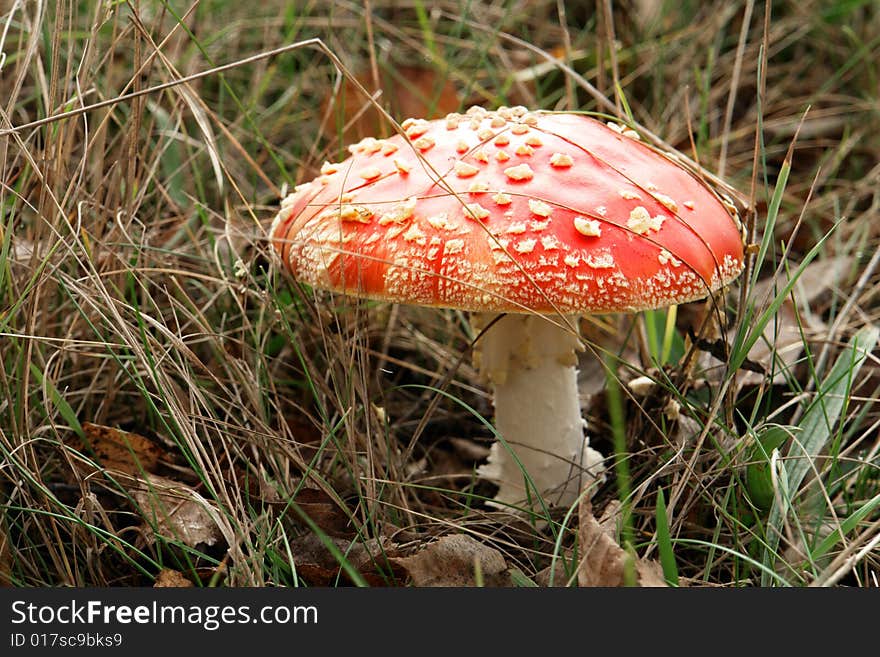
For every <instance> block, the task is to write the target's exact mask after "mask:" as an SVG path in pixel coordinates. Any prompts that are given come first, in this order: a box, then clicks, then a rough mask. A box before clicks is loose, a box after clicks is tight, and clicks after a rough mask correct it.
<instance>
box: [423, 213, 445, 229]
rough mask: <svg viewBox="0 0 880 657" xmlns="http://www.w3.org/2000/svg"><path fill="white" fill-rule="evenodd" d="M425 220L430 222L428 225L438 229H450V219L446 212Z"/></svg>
mask: <svg viewBox="0 0 880 657" xmlns="http://www.w3.org/2000/svg"><path fill="white" fill-rule="evenodd" d="M425 221H427V222H428V225H429V226H431V228H436V229H437V230H449V219H448V218H447V216H446V213H445V212H442V213H440V214H435V215H431V216H430V217H426V218H425Z"/></svg>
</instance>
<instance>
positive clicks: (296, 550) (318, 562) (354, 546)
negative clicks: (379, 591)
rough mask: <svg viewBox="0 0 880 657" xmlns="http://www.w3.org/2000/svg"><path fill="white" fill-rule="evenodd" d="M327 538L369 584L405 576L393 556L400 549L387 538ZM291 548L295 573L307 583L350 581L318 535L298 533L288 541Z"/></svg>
mask: <svg viewBox="0 0 880 657" xmlns="http://www.w3.org/2000/svg"><path fill="white" fill-rule="evenodd" d="M327 540H329V541H330V542H331V543H332V545H333V546H334V547H335V548H336V550H338V551H339V552H340V553H341V554H342V555H344V557H345V560H346V562H347V563H348V564H349V565H350V566H352V567H353V568H354V569H355V570H356V571H357V572H358V574H359V575H360V576H361V577H362V578H363V579H364V581H366V583H367V584H369V585H370V586H388V585H389V584H393V583H395V582H400V581H403V580H404V579H405V577H406V574H405V572H404V570H403V568H402V567H401V566H398V565H397V564H396V563H395V559H394V557H396V556H397V555H398V554H399V552H398V549H397V546H396V545H395V544H393V543H391V542H390V541H387V540H385V539H382V540H377V539H369V540H367V541H352V540H346V539H342V538H333V537H328V538H327ZM290 548H291V552H292V553H293V558H294V560H295V563H296V572H297V574H298V575H299V576H300V577H301V578H302V579H304V580H305V581H306V582H308V584H309V585H310V586H333V585H335V584H336V583H337V582H338V581H342V582H350V581H351V578H350V576H349V575H348V573H347V572H346V570H345V569H344V568H343V567H342V566H341V564H340V562H339V560H337V558H336V557H335V556H334V555H333V552H331V550H330V549H329V548H328V546H327V544H326V543H325V542H324V541H323V540H321V538H320V537H319V536H317V535H315V534H311V533H309V534H305V535H303V536H300V537H298V538H296V539H294V540H293V541H291V544H290Z"/></svg>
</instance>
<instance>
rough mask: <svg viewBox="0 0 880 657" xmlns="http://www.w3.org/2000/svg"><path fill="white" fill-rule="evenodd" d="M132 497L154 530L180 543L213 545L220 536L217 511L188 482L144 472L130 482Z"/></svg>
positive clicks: (221, 536) (221, 535)
mask: <svg viewBox="0 0 880 657" xmlns="http://www.w3.org/2000/svg"><path fill="white" fill-rule="evenodd" d="M131 493H132V497H133V498H134V500H135V502H137V505H138V507H139V510H140V512H141V514H142V516H143V518H144V520H145V522H146V523H147V524H148V525H150V526H151V527H155V531H156V533H159V534H162V535H163V536H169V537H174V538H176V539H177V540H179V541H180V542H181V543H183V544H184V545H188V546H190V547H195V546H196V545H198V544H200V543H204V544H205V545H214V544H215V543H216V542H217V541H218V540H220V539H222V538H223V534H222V532H221V531H220V527H219V526H218V524H217V520H216V519H217V518H219V517H220V512H219V511H218V510H217V509H216V508H215V507H214V506H213V504H211V503H210V502H208V500H206V499H205V498H203V497H202V496H201V495H199V494H198V493H196V491H194V490H193V489H192V488H190V487H189V486H185V485H183V484H180V483H178V482H176V481H173V480H171V479H166V478H165V477H158V476H156V475H147V479H146V480H144V479H138V480H137V482H135V484H134V485H133V486H132V490H131Z"/></svg>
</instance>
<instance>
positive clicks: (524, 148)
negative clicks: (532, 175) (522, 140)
mask: <svg viewBox="0 0 880 657" xmlns="http://www.w3.org/2000/svg"><path fill="white" fill-rule="evenodd" d="M534 152H535V149H534V148H532V147H531V146H529V145H528V144H520V145H519V146H517V147H516V154H517V155H519V156H521V157H528V156H529V155H531V154H532V153H534Z"/></svg>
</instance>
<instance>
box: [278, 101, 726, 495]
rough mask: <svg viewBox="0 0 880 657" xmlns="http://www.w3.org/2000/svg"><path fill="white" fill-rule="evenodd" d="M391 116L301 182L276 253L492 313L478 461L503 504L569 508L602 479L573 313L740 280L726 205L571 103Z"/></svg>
mask: <svg viewBox="0 0 880 657" xmlns="http://www.w3.org/2000/svg"><path fill="white" fill-rule="evenodd" d="M401 127H402V129H403V132H404V134H403V135H396V136H394V137H391V138H390V139H372V138H367V139H364V140H362V141H360V142H359V143H357V144H354V145H353V146H350V147H349V152H350V153H351V157H349V158H348V159H346V160H345V161H344V162H339V163H335V164H332V163H325V164H324V166H323V167H322V169H321V175H320V176H318V178H316V179H315V180H313V181H312V182H309V183H306V184H304V185H299V186H297V188H296V189H295V191H294V192H293V193H292V194H290V195H289V196H288V197H287V198H285V199H284V200H283V201H282V203H281V211H280V212H279V213H278V215H277V217H276V218H275V221H274V223H273V225H272V228H271V238H272V240H273V244H274V247H275V250H276V252H277V254H278V255H279V256H280V258H281V260H282V261H283V263H284V264H285V265H286V266H287V267H288V268H289V269H290V271H291V272H292V274H293V275H294V277H296V278H297V279H299V280H301V281H303V282H305V283H308V284H310V285H312V286H314V287H318V288H324V289H328V290H333V291H336V292H344V293H348V294H354V295H357V296H360V297H366V298H370V299H376V300H386V301H391V302H397V303H412V304H421V305H425V306H436V307H447V308H458V309H463V310H469V311H474V312H475V313H478V314H479V315H478V319H477V324H479V325H480V326H488V325H489V322H490V321H492V320H494V319H497V321H495V322H494V323H493V324H492V325H491V326H489V328H488V330H487V331H486V332H485V334H484V335H483V337H482V338H481V342H482V344H481V345H480V346H479V349H478V352H477V360H478V361H479V365H480V369H481V371H482V372H483V373H484V374H485V375H486V376H487V377H488V379H489V381H490V383H491V384H492V388H493V399H494V406H495V425H496V427H497V430H498V432H499V434H500V435H501V436H502V437H503V439H504V444H503V445H502V444H501V443H497V442H496V443H495V444H494V445H493V447H492V450H491V454H490V457H489V461H488V463H487V464H486V465H484V466H483V467H481V469H480V471H479V474H480V475H481V476H483V477H485V478H487V479H489V480H491V481H494V482H495V483H497V484H498V486H499V491H498V493H497V496H496V498H495V502H496V503H498V504H512V503H516V502H521V501H522V500H525V499H527V498H532V499H534V498H535V495H536V494H538V495H541V496H542V497H543V498H544V499H545V500H546V501H547V502H549V503H556V504H563V505H568V504H571V503H572V501H573V500H575V499H576V498H577V497H578V495H579V494H580V492H581V491H582V490H583V487H584V486H585V485H589V484H591V483H595V482H596V481H597V480H600V478H601V477H602V474H601V472H602V466H601V460H602V457H601V455H600V454H599V453H598V452H596V451H595V450H593V449H592V448H590V447H589V440H588V438H586V437H585V426H586V423H585V422H584V420H583V419H582V417H581V412H580V405H579V402H578V390H577V378H576V376H577V370H576V353H575V352H576V350H577V349H578V348H579V347H580V344H579V338H578V334H577V328H576V326H577V324H576V322H575V321H573V319H575V318H576V317H577V316H578V315H580V314H584V313H609V312H624V311H626V312H628V311H636V310H642V309H647V308H656V307H661V306H666V305H671V304H677V303H683V302H686V301H692V300H696V299H699V298H703V297H705V296H707V295H708V294H709V293H710V292H712V291H713V290H716V289H718V288H720V287H721V286H723V285H725V284H726V283H728V282H730V281H731V280H733V279H734V278H736V277H737V276H738V275H739V273H740V270H741V268H742V262H743V242H742V237H741V225H740V224H739V220H738V218H737V217H736V210H735V208H734V207H733V206H732V204H730V203H729V202H727V201H724V200H721V199H720V198H719V197H718V196H717V195H716V194H715V193H714V192H713V191H712V190H711V189H710V188H709V187H708V186H707V185H705V184H704V183H703V182H702V181H701V180H700V179H699V178H697V177H696V176H695V175H693V174H692V173H691V172H689V171H688V170H686V169H684V168H682V166H680V165H679V164H676V163H675V162H673V161H672V160H671V159H669V158H668V157H666V156H664V155H663V154H661V153H659V152H657V151H655V150H654V149H652V148H650V147H648V146H647V145H645V144H643V143H642V142H640V141H639V140H638V139H637V137H638V135H637V134H636V133H634V132H633V131H631V130H627V129H624V128H621V127H620V126H618V125H616V124H607V125H606V124H603V123H601V122H599V121H596V120H593V119H590V118H587V117H585V116H581V115H576V114H557V113H543V112H541V113H538V112H528V111H527V110H526V109H525V108H522V107H514V108H506V107H502V108H499V109H498V110H496V111H487V110H485V109H483V108H480V107H472V108H470V110H468V112H467V113H466V114H463V115H462V114H450V115H449V116H447V117H446V119H445V120H439V121H426V120H421V119H407V120H406V121H404V122H403V124H402V126H401ZM498 315H501V316H500V317H498ZM514 455H515V457H514ZM524 472H525V473H527V474H528V478H526V477H525V476H524ZM527 482H531V484H532V485H533V486H534V488H531V486H529V485H528V484H527Z"/></svg>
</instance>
